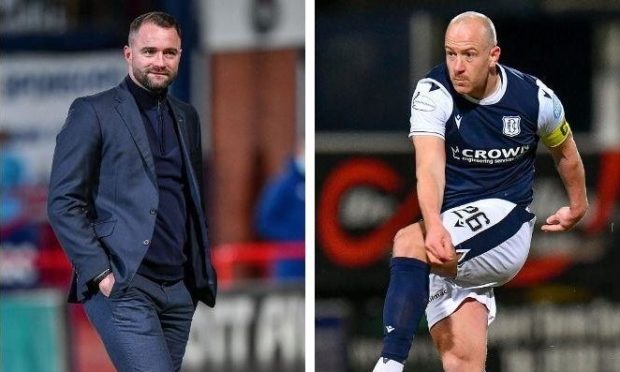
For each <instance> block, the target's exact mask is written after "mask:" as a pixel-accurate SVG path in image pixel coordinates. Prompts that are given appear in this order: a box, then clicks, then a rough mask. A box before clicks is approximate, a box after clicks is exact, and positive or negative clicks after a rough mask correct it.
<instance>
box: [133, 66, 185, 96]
mask: <svg viewBox="0 0 620 372" xmlns="http://www.w3.org/2000/svg"><path fill="white" fill-rule="evenodd" d="M148 73H149V71H148V70H147V71H146V72H143V71H141V70H138V69H134V70H133V76H134V77H135V78H136V80H137V81H138V82H139V83H140V84H142V86H143V87H144V88H146V89H148V90H149V91H151V92H153V93H161V92H163V91H164V90H166V88H168V87H169V86H170V84H172V82H173V81H174V79H175V78H176V74H173V73H172V72H170V71H169V72H168V73H169V75H168V79H167V80H166V81H164V83H163V85H161V86H154V85H153V84H152V82H151V80H150V79H149V77H148Z"/></svg>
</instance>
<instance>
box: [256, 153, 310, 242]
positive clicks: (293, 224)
mask: <svg viewBox="0 0 620 372" xmlns="http://www.w3.org/2000/svg"><path fill="white" fill-rule="evenodd" d="M305 183H306V178H305V165H304V157H303V154H301V155H297V156H296V157H294V158H292V159H290V160H289V161H288V162H287V164H286V167H285V169H284V170H283V172H282V173H280V174H278V175H277V176H276V177H275V178H274V179H272V180H271V181H269V182H268V183H267V184H266V185H265V188H264V189H263V191H262V194H261V196H260V199H259V201H258V206H257V210H256V230H257V233H258V235H259V237H260V238H262V239H266V240H277V241H299V240H304V227H305V223H304V222H305V200H304V196H305V195H304V192H305Z"/></svg>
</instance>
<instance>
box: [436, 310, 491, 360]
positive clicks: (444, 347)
mask: <svg viewBox="0 0 620 372" xmlns="http://www.w3.org/2000/svg"><path fill="white" fill-rule="evenodd" d="M487 329H488V309H487V308H486V306H485V305H483V304H482V303H480V302H478V301H476V300H474V299H471V298H468V299H466V300H465V301H463V302H462V303H461V305H460V306H459V307H458V309H457V310H456V311H455V312H454V313H452V314H451V315H450V316H448V317H446V318H444V319H442V320H440V321H439V322H437V323H436V324H435V325H434V326H433V327H432V328H431V330H430V332H431V336H432V337H433V342H434V343H435V346H436V347H437V351H438V352H439V355H440V356H441V362H442V364H443V369H444V371H446V372H461V371H463V372H471V371H484V365H485V361H486V353H487Z"/></svg>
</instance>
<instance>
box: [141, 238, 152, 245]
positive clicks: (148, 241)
mask: <svg viewBox="0 0 620 372" xmlns="http://www.w3.org/2000/svg"><path fill="white" fill-rule="evenodd" d="M142 244H144V245H149V244H151V241H150V240H148V239H147V240H145V241H143V242H142Z"/></svg>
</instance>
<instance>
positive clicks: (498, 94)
mask: <svg viewBox="0 0 620 372" xmlns="http://www.w3.org/2000/svg"><path fill="white" fill-rule="evenodd" d="M497 67H499V72H500V73H501V74H502V76H501V79H499V81H500V86H499V89H497V90H496V91H495V92H493V93H492V94H491V95H490V96H488V97H484V98H483V99H475V98H474V97H471V96H468V95H467V94H463V97H465V99H466V100H468V101H469V102H472V103H475V104H477V105H492V104H494V103H497V102H499V100H500V99H502V97H503V96H504V93H506V86H507V85H508V79H507V78H506V71H505V70H504V67H502V65H500V64H499V63H498V64H497Z"/></svg>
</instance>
